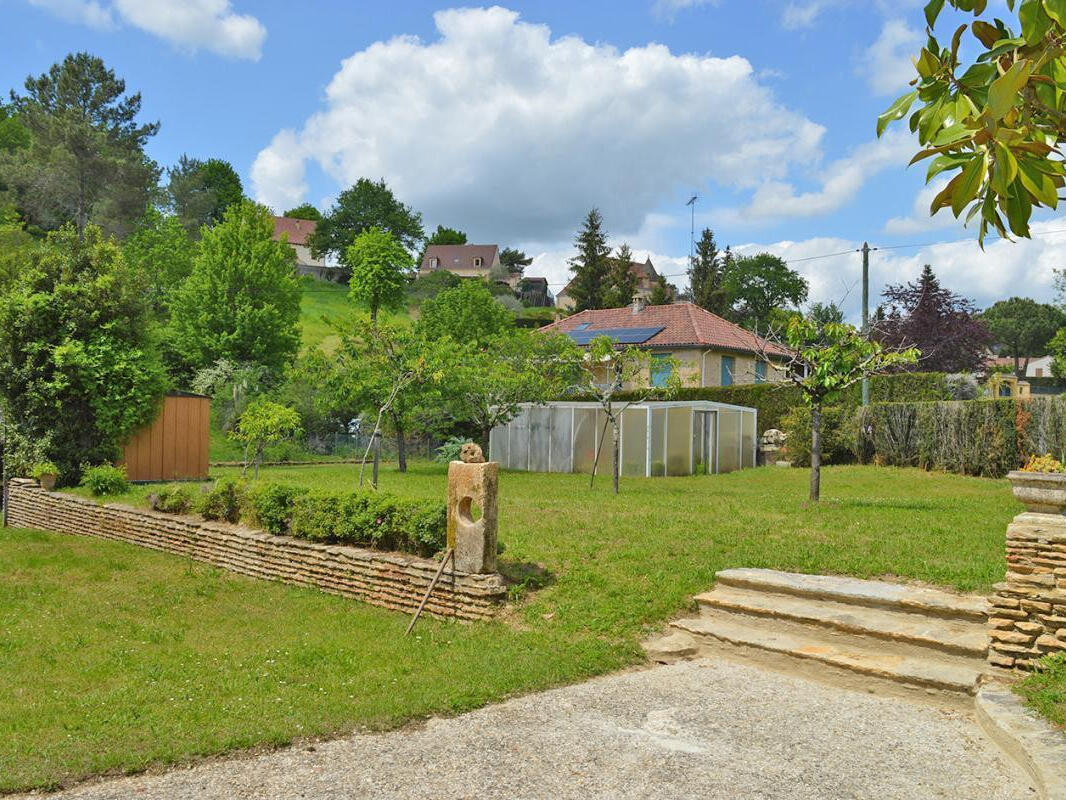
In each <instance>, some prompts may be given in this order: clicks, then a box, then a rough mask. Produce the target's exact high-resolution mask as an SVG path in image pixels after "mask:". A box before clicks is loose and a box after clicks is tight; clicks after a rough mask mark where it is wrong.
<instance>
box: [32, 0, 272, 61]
mask: <svg viewBox="0 0 1066 800" xmlns="http://www.w3.org/2000/svg"><path fill="white" fill-rule="evenodd" d="M29 1H30V3H31V5H34V6H37V7H38V8H43V9H46V10H48V11H51V12H52V13H53V14H55V15H56V16H58V17H60V18H61V19H65V20H67V21H68V22H76V23H80V24H83V25H89V26H90V27H94V28H101V29H106V28H113V27H115V25H116V24H117V21H121V22H124V23H126V24H128V25H132V26H133V27H135V28H140V29H141V30H143V31H145V32H147V33H150V34H152V35H154V36H158V37H159V38H161V39H165V40H166V41H168V42H171V43H172V44H174V45H177V46H178V47H180V48H182V49H186V50H189V51H193V52H195V51H196V50H200V49H204V50H210V51H212V52H214V53H218V54H220V55H224V56H228V57H231V58H244V59H251V60H253V61H256V60H258V59H259V57H260V55H261V54H262V47H263V41H264V40H265V39H266V33H267V32H266V28H265V27H263V24H262V23H261V22H259V20H258V19H256V18H255V17H254V16H252V15H250V14H238V13H236V12H235V11H234V10H233V8H232V6H231V5H230V2H229V0H181V2H174V0H111V2H110V3H109V4H107V5H102V4H101V3H100V2H97V0H29Z"/></svg>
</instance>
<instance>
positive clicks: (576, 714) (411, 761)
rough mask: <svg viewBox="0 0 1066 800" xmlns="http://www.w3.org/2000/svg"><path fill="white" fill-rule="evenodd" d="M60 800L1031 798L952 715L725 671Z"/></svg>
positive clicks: (553, 695) (696, 671) (526, 704)
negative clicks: (286, 799) (294, 799)
mask: <svg viewBox="0 0 1066 800" xmlns="http://www.w3.org/2000/svg"><path fill="white" fill-rule="evenodd" d="M57 797H62V798H93V799H94V800H96V799H98V798H123V799H124V800H125V798H137V799H138V800H178V798H182V800H184V799H185V798H188V799H189V800H193V798H196V800H211V799H213V798H218V800H222V798H226V799H227V800H229V799H230V798H315V800H330V799H332V798H363V797H366V798H412V800H413V799H415V798H417V800H424V799H425V798H427V797H447V798H477V799H478V800H488V799H489V798H551V800H562V799H563V798H594V797H597V798H650V797H661V798H689V797H692V798H695V797H699V798H730V799H732V798H766V799H767V800H769V799H770V798H781V800H785V799H786V798H787V800H799V799H800V798H832V799H833V800H839V799H840V798H877V799H878V800H892V798H900V800H914V798H965V800H986V799H989V798H1011V799H1012V800H1013V799H1014V798H1028V799H1029V800H1032V798H1034V797H1035V794H1034V793H1033V791H1032V790H1031V789H1030V788H1029V782H1028V780H1027V779H1026V777H1025V776H1024V774H1023V773H1022V772H1021V771H1020V770H1019V769H1017V768H1016V767H1015V766H1014V765H1013V764H1012V763H1011V762H1009V761H1008V760H1007V759H1006V757H1004V756H1002V755H1001V754H1000V752H999V751H998V750H997V749H996V747H995V746H994V745H993V744H991V743H990V742H989V741H987V740H986V739H984V737H983V736H982V734H981V733H980V731H979V730H978V729H977V727H976V725H975V723H974V722H973V721H972V720H971V719H970V718H969V717H968V716H966V715H964V714H960V713H958V712H949V711H942V710H939V709H936V708H933V707H931V706H928V705H925V704H912V703H909V702H906V701H901V700H892V699H885V698H879V697H874V696H872V695H868V694H862V693H858V692H853V691H849V690H845V689H837V688H833V687H830V686H825V685H822V684H819V683H811V682H808V681H805V680H803V679H800V678H795V677H791V676H784V675H781V674H778V673H774V672H766V671H763V670H760V669H757V668H754V667H749V666H742V665H738V664H734V663H731V662H724V661H717V660H704V661H693V662H686V663H681V664H676V665H673V666H666V667H656V668H654V669H648V670H643V671H639V672H629V673H624V674H620V675H613V676H608V677H604V678H599V679H596V680H592V681H589V682H587V683H583V684H580V685H577V686H570V687H565V688H562V689H556V690H553V691H549V692H543V693H541V694H535V695H530V696H528V697H522V698H518V699H515V700H511V701H509V702H506V703H502V704H500V705H496V706H492V707H489V708H485V709H482V710H480V711H475V712H473V713H470V714H465V715H463V716H461V717H456V718H452V719H434V720H431V721H430V722H428V723H427V724H426V725H424V726H422V727H419V728H409V729H407V730H402V731H394V732H391V733H385V734H362V735H354V736H350V737H347V738H344V739H338V740H335V741H332V742H327V743H321V744H317V745H315V746H314V747H313V748H309V747H303V748H297V749H290V750H283V751H280V752H275V753H268V754H266V755H261V756H256V757H254V758H244V759H240V758H238V759H234V760H225V761H215V762H211V763H205V764H201V765H200V766H195V767H192V768H189V769H179V770H174V771H171V772H168V773H165V774H160V775H150V776H141V777H133V778H123V779H119V780H114V781H110V782H107V783H97V784H90V785H84V786H82V787H79V788H76V789H74V790H72V791H69V792H65V793H63V794H61V795H58V796H57Z"/></svg>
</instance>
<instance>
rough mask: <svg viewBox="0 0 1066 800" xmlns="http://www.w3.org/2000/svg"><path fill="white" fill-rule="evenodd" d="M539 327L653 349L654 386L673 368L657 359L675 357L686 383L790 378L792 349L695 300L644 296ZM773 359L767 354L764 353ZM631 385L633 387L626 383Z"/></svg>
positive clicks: (583, 341)
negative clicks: (659, 301)
mask: <svg viewBox="0 0 1066 800" xmlns="http://www.w3.org/2000/svg"><path fill="white" fill-rule="evenodd" d="M538 330H540V331H543V332H555V333H564V334H566V335H568V336H570V337H571V338H572V339H573V340H574V341H575V342H577V343H578V344H580V345H587V344H588V343H589V341H591V340H592V339H594V338H595V337H597V336H609V337H611V338H612V339H614V340H615V341H617V342H619V343H624V344H631V345H633V346H635V347H639V348H641V349H644V350H650V351H651V353H652V365H651V373H652V374H651V375H650V376H646V377H647V379H648V380H649V381H650V383H651V384H652V385H653V386H662V385H665V383H666V381H667V379H668V378H669V377H670V371H669V368H666V369H658V370H657V369H656V368H655V360H656V359H660V358H661V359H663V360H665V359H666V358H669V357H673V358H674V359H676V361H677V362H678V364H679V366H678V369H679V370H680V377H681V380H682V383H683V384H684V385H685V386H730V385H733V384H742V383H766V382H773V381H780V380H784V379H785V377H786V375H785V368H784V363H785V362H786V361H787V360H788V358H789V352H788V350H786V349H785V348H783V347H780V346H778V345H775V344H772V343H770V342H767V341H766V340H764V339H761V338H759V337H758V336H756V335H755V334H753V333H752V332H751V331H748V330H745V329H744V328H741V327H740V326H739V325H735V324H734V323H732V322H729V321H728V320H726V319H723V318H722V317H719V316H718V315H717V314H712V313H711V312H710V311H707V310H705V309H703V308H700V307H699V306H697V305H695V304H694V303H687V302H686V303H673V304H670V305H665V306H648V305H645V304H644V302H643V301H642V300H640V299H639V298H638V299H636V300H634V301H633V304H632V305H631V306H626V307H624V308H607V309H601V310H597V311H582V312H580V313H578V314H574V315H572V316H569V317H566V318H564V319H561V320H559V321H557V322H553V323H552V324H550V325H545V326H544V327H542V328H539V329H538ZM764 352H765V353H766V354H767V355H768V356H769V358H764V357H763V355H762V353H764ZM624 388H629V387H624Z"/></svg>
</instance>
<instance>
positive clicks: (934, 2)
mask: <svg viewBox="0 0 1066 800" xmlns="http://www.w3.org/2000/svg"><path fill="white" fill-rule="evenodd" d="M943 8H944V0H929V2H928V3H926V4H925V23H926V24H927V25H928V26H929V27H930V28H933V27H935V26H936V18H937V17H939V16H940V11H941V10H942V9H943Z"/></svg>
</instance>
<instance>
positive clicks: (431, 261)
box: [429, 256, 440, 269]
mask: <svg viewBox="0 0 1066 800" xmlns="http://www.w3.org/2000/svg"><path fill="white" fill-rule="evenodd" d="M439 266H440V259H439V258H437V257H436V256H433V257H432V258H430V259H429V268H430V269H436V268H437V267H439Z"/></svg>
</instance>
